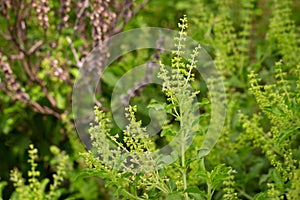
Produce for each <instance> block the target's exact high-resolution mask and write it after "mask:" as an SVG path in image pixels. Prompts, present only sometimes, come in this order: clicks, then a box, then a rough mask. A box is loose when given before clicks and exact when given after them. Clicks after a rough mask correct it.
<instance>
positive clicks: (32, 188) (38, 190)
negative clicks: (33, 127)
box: [10, 144, 70, 200]
mask: <svg viewBox="0 0 300 200" xmlns="http://www.w3.org/2000/svg"><path fill="white" fill-rule="evenodd" d="M50 150H51V152H52V153H53V154H54V155H55V160H53V161H54V162H55V163H56V173H55V174H53V177H52V178H53V180H52V183H51V184H50V186H49V191H48V192H47V191H46V187H47V185H48V183H49V182H50V180H49V179H47V178H44V179H42V180H41V181H40V180H39V179H40V178H39V177H40V172H39V171H38V170H37V167H38V164H37V159H38V150H37V149H36V148H34V146H33V145H32V144H31V145H29V150H28V154H29V159H28V163H29V164H30V170H29V171H28V173H27V175H28V180H27V181H26V180H25V179H24V178H23V177H22V173H21V172H20V171H19V170H18V169H17V168H15V169H13V170H12V171H11V175H10V176H11V181H13V183H14V187H15V188H16V189H15V192H14V193H13V194H12V196H11V199H28V200H29V199H36V200H42V199H58V198H59V197H60V196H61V195H62V192H63V189H62V188H61V185H62V182H63V180H64V179H65V177H66V176H67V174H66V173H67V171H68V170H69V169H68V168H69V167H70V166H69V162H70V161H69V157H68V156H67V155H65V153H64V152H60V150H59V149H58V148H57V147H55V146H52V147H51V149H50Z"/></svg>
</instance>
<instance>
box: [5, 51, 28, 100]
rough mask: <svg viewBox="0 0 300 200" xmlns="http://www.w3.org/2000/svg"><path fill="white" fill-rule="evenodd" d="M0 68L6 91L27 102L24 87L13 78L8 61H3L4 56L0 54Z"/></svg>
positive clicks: (14, 97)
mask: <svg viewBox="0 0 300 200" xmlns="http://www.w3.org/2000/svg"><path fill="white" fill-rule="evenodd" d="M0 70H1V71H2V72H3V74H4V77H5V80H6V82H5V89H6V92H7V93H8V94H9V95H10V96H11V97H12V98H13V99H15V100H18V101H21V102H24V103H27V102H28V101H29V99H30V98H29V95H28V94H27V93H26V92H25V89H24V88H23V87H21V86H20V84H19V82H18V81H17V80H16V79H15V77H14V74H13V72H12V70H11V68H10V66H9V64H8V63H6V62H5V60H4V57H3V56H2V55H1V54H0Z"/></svg>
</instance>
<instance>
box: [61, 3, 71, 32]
mask: <svg viewBox="0 0 300 200" xmlns="http://www.w3.org/2000/svg"><path fill="white" fill-rule="evenodd" d="M70 6H71V0H61V7H60V16H61V22H60V24H59V29H63V28H65V27H67V22H68V20H69V12H70V10H71V7H70Z"/></svg>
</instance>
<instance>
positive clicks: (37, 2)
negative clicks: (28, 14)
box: [32, 0, 50, 30]
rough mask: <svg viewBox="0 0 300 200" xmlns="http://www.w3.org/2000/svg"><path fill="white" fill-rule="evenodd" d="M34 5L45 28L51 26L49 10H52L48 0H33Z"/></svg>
mask: <svg viewBox="0 0 300 200" xmlns="http://www.w3.org/2000/svg"><path fill="white" fill-rule="evenodd" d="M32 7H33V8H34V10H35V12H36V15H37V18H38V20H39V21H40V25H41V26H42V27H43V29H44V30H47V28H48V27H49V18H48V15H47V14H48V12H49V10H50V8H49V6H48V2H47V0H32Z"/></svg>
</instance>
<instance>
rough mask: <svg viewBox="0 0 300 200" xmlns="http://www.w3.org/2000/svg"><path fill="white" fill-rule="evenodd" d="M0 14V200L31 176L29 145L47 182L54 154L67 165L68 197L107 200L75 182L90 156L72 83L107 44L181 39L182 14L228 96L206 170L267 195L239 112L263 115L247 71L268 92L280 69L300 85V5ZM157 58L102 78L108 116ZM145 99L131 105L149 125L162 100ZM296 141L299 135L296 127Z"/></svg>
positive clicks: (123, 4) (37, 0) (12, 3)
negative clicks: (162, 35)
mask: <svg viewBox="0 0 300 200" xmlns="http://www.w3.org/2000/svg"><path fill="white" fill-rule="evenodd" d="M0 13H1V15H0V113H1V114H0V141H1V142H0V158H1V164H0V177H1V179H0V181H6V182H7V183H8V185H7V186H6V187H5V188H4V190H3V199H8V198H9V197H10V195H11V194H12V193H13V191H14V188H13V185H12V183H11V182H10V181H9V177H10V173H9V172H10V170H11V169H13V168H14V167H17V168H18V169H19V170H20V171H23V172H25V171H28V169H29V166H28V163H27V160H28V155H27V150H28V146H29V144H34V145H35V147H36V148H37V149H38V150H39V159H38V164H39V165H38V170H39V171H40V172H41V178H49V179H50V180H52V178H51V177H52V174H53V168H51V166H50V163H51V160H53V159H54V157H53V155H52V154H51V153H50V147H51V146H53V145H55V146H57V147H58V148H59V149H61V150H62V151H64V152H66V154H68V155H69V156H70V163H71V165H72V173H71V174H69V177H68V178H67V179H66V181H64V182H63V187H64V188H66V189H67V190H66V191H64V195H65V196H63V198H67V197H74V198H76V199H80V198H81V199H97V198H100V199H101V198H106V199H108V198H109V194H108V193H107V191H106V190H105V189H104V186H103V185H104V183H103V181H101V180H99V179H96V178H89V179H82V180H77V181H74V177H76V175H77V173H78V171H80V169H82V167H83V164H82V160H81V158H80V156H79V152H82V151H84V147H83V145H82V144H81V143H80V140H79V139H78V138H77V135H76V130H75V128H74V125H73V116H72V110H71V109H72V108H71V95H72V89H73V83H74V81H75V78H76V77H77V75H78V72H79V69H80V67H82V64H83V63H84V61H85V58H86V56H87V55H88V53H89V52H90V51H91V50H92V49H93V48H94V47H97V46H98V45H99V44H101V42H102V41H103V40H105V39H107V38H109V37H110V36H112V35H114V34H116V33H119V32H121V31H125V30H130V29H133V28H138V27H149V26H153V27H164V28H169V29H173V30H176V29H177V22H178V20H179V18H180V17H182V16H183V15H184V14H186V15H187V17H188V19H189V29H188V31H189V36H191V37H192V38H193V39H195V40H197V41H199V42H200V43H201V44H202V45H203V46H204V48H205V49H206V50H207V51H208V52H209V54H210V55H211V56H212V58H213V59H214V60H215V62H216V65H217V67H218V69H219V70H220V71H221V72H222V74H223V76H224V81H225V85H226V91H227V95H228V105H227V121H226V124H225V129H224V134H223V136H222V137H221V138H220V140H219V142H218V144H217V146H216V147H215V148H214V150H213V152H211V153H210V155H209V156H208V157H207V160H206V162H207V165H208V168H209V167H211V168H213V166H215V165H217V164H219V163H226V164H227V165H229V166H232V167H233V168H235V169H236V170H237V171H238V172H239V173H238V174H237V175H236V182H237V187H238V189H239V191H240V194H239V195H240V197H241V198H242V199H251V198H249V196H250V197H251V196H254V195H255V194H257V193H259V192H261V191H264V190H266V188H267V186H266V184H264V183H265V182H267V180H268V178H269V177H270V176H271V175H270V173H271V172H270V171H269V170H270V168H272V167H271V166H270V165H271V163H270V161H269V160H268V158H266V157H265V155H264V152H262V151H261V150H260V149H259V147H255V148H253V145H252V144H251V142H249V143H243V142H241V143H242V144H243V148H241V147H240V146H238V145H237V142H236V141H239V140H240V139H239V137H240V135H241V134H242V133H244V132H245V130H244V129H243V127H242V125H243V124H242V123H241V122H240V121H239V113H243V114H244V115H248V116H252V115H253V113H259V112H260V110H261V108H260V107H259V106H258V105H257V103H256V100H255V98H254V96H253V95H252V94H251V93H250V92H249V91H248V88H249V79H248V74H249V73H250V71H252V70H254V72H255V73H257V74H259V75H260V77H261V79H262V84H263V85H267V84H272V83H274V81H275V79H274V74H275V66H276V65H275V63H276V62H277V61H279V60H283V63H284V64H283V66H282V68H283V71H284V72H286V73H287V74H288V76H287V79H288V80H290V81H295V80H297V75H295V73H294V72H295V71H296V66H297V65H299V55H300V50H299V31H300V28H299V27H300V1H298V0H286V1H279V0H251V1H248V0H237V1H235V0H224V1H217V0H213V1H210V0H190V1H187V0H171V1H162V0H149V1H142V0H136V1H133V0H125V1H121V0H110V1H108V0H90V1H88V0H79V1H73V0H60V1H52V0H1V2H0ZM155 54H156V52H154V51H153V50H149V51H148V50H142V51H137V52H132V53H129V54H128V55H124V56H122V57H121V58H120V59H118V61H117V62H114V63H113V64H112V65H111V66H110V67H109V69H108V70H107V71H106V72H105V73H104V78H103V85H102V86H101V90H102V95H101V97H100V98H99V99H98V100H99V103H101V104H102V105H103V106H104V107H106V108H108V105H109V103H110V95H111V91H112V89H113V87H114V85H115V83H116V80H118V79H119V78H120V77H121V76H122V75H123V74H124V73H126V71H128V70H130V69H131V68H132V67H134V66H137V65H140V64H143V63H145V62H149V61H151V60H153V55H155ZM159 56H160V57H159V59H164V57H163V56H162V55H161V54H159ZM155 62H158V60H155ZM199 79H200V80H199V81H198V82H195V83H194V85H193V86H195V87H198V89H199V88H201V91H204V94H203V96H206V95H207V94H206V93H205V85H204V83H203V81H201V77H199ZM139 92H141V94H140V95H138V96H136V97H135V98H133V99H132V102H135V104H141V106H143V105H144V108H143V109H140V111H141V113H138V114H139V118H140V119H142V120H144V121H146V122H147V120H148V121H149V118H148V117H147V115H148V110H147V108H146V106H145V105H146V104H147V103H149V102H150V101H151V99H153V98H154V97H153V94H155V93H157V94H159V93H160V87H159V86H156V85H150V86H147V87H146V89H144V90H143V91H139ZM201 95H202V94H201ZM158 96H159V95H158ZM157 98H159V97H157ZM207 110H209V107H208V108H207ZM261 120H262V126H263V128H264V129H265V130H270V129H271V126H272V123H271V122H270V120H268V119H267V117H265V118H263V119H261ZM295 123H299V120H298V122H295ZM205 125H207V124H205V123H204V124H203V126H205ZM297 131H298V132H297ZM295 132H297V133H299V128H298V129H296V130H295ZM296 141H297V142H296V144H294V146H295V145H296V146H297V144H298V146H299V138H297V140H296ZM297 148H298V147H295V148H294V149H296V151H297V152H298V153H297V155H299V148H298V149H297ZM297 158H298V159H299V157H297ZM24 174H25V173H24ZM25 176H26V174H25ZM258 183H259V184H258ZM0 188H1V187H0ZM87 188H88V189H87ZM86 190H89V193H88V194H87V193H86Z"/></svg>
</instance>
